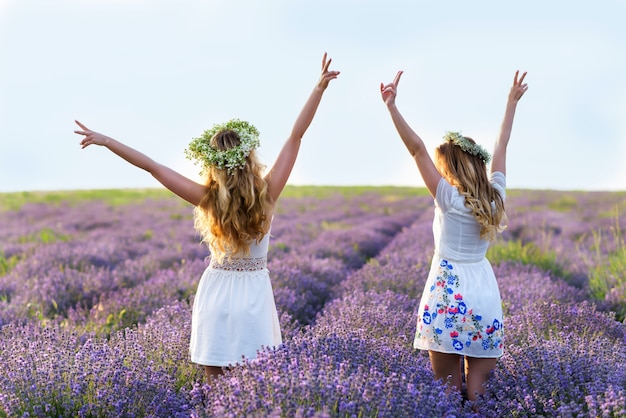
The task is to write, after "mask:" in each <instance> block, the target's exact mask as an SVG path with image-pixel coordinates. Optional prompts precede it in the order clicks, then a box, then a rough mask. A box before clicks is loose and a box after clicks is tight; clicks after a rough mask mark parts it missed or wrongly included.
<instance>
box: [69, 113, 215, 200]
mask: <svg viewBox="0 0 626 418" xmlns="http://www.w3.org/2000/svg"><path fill="white" fill-rule="evenodd" d="M76 124H77V125H78V126H80V128H81V129H80V130H75V131H74V133H77V134H78V135H84V138H83V139H82V140H81V141H80V145H81V146H82V148H85V147H88V146H89V145H92V144H93V145H101V146H104V147H106V148H108V149H109V150H111V151H112V152H113V153H115V154H117V155H119V156H120V157H122V158H123V159H124V160H126V161H128V162H129V163H131V164H132V165H134V166H137V167H139V168H141V169H143V170H146V171H147V172H149V173H150V174H152V176H153V177H154V178H156V179H157V180H158V181H159V182H160V183H161V184H162V185H163V186H165V187H166V188H168V189H169V190H170V191H172V192H173V193H174V194H176V195H178V196H180V197H181V198H183V199H184V200H186V201H187V202H189V203H191V204H192V205H194V206H197V205H198V204H199V203H200V200H201V199H202V197H203V196H204V192H205V189H204V186H203V185H201V184H199V183H196V182H195V181H193V180H190V179H188V178H187V177H184V176H182V175H181V174H179V173H177V172H176V171H174V170H172V169H170V168H168V167H166V166H164V165H162V164H159V163H157V162H155V161H154V160H152V159H151V158H149V157H148V156H146V155H144V154H142V153H141V152H139V151H137V150H135V149H133V148H131V147H129V146H127V145H124V144H122V143H121V142H119V141H117V140H115V139H113V138H110V137H108V136H106V135H102V134H100V133H98V132H95V131H92V130H91V129H89V128H87V127H86V126H85V125H83V124H82V123H80V122H79V121H76Z"/></svg>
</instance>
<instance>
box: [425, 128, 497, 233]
mask: <svg viewBox="0 0 626 418" xmlns="http://www.w3.org/2000/svg"><path fill="white" fill-rule="evenodd" d="M465 138H467V139H468V140H469V141H471V142H472V143H474V144H475V143H476V142H475V141H474V140H473V139H472V138H468V137H465ZM435 158H436V164H437V169H438V170H439V172H440V173H441V175H442V176H443V177H444V178H445V179H446V180H447V181H448V182H449V183H450V184H451V185H452V186H455V187H456V188H457V190H458V191H459V193H460V194H461V195H462V196H463V197H465V207H467V208H469V209H471V210H472V214H473V215H474V219H476V222H478V224H479V225H480V238H482V239H485V240H488V241H492V240H494V239H495V238H496V236H497V234H498V233H500V232H502V231H503V230H504V229H505V228H506V222H507V216H506V212H505V208H504V200H503V199H502V196H500V193H499V192H498V190H496V189H495V188H494V187H493V185H492V184H491V182H489V178H488V177H487V167H486V164H485V162H484V161H483V160H482V159H481V157H480V156H477V155H471V154H469V153H467V152H464V151H463V150H462V149H461V147H459V146H457V145H455V144H454V143H452V142H444V143H443V144H441V145H440V146H439V147H437V148H436V150H435ZM492 202H493V203H494V204H495V210H494V207H493V206H492Z"/></svg>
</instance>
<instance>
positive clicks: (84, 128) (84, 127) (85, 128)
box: [74, 120, 87, 130]
mask: <svg viewBox="0 0 626 418" xmlns="http://www.w3.org/2000/svg"><path fill="white" fill-rule="evenodd" d="M74 122H76V124H77V125H78V126H80V127H81V128H82V129H83V130H87V127H86V126H85V125H83V124H82V123H80V122H79V121H77V120H74Z"/></svg>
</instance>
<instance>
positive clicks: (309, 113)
mask: <svg viewBox="0 0 626 418" xmlns="http://www.w3.org/2000/svg"><path fill="white" fill-rule="evenodd" d="M326 58H327V55H326V53H324V57H323V58H322V74H321V76H320V79H319V81H318V82H317V84H316V85H315V88H314V89H313V92H312V93H311V95H310V96H309V99H308V100H307V101H306V103H305V104H304V107H303V108H302V110H301V111H300V114H299V115H298V118H297V119H296V122H295V123H294V125H293V129H292V130H291V135H289V138H287V141H286V142H285V144H284V145H283V148H282V149H281V151H280V153H279V154H278V158H277V159H276V162H275V163H274V165H273V166H272V168H271V169H270V171H268V173H267V175H266V176H265V180H266V181H267V183H268V188H269V193H270V197H271V198H272V201H274V202H275V201H276V200H278V198H279V197H280V194H281V193H282V191H283V189H284V188H285V184H287V180H288V179H289V175H290V174H291V170H292V169H293V166H294V164H295V162H296V157H297V156H298V151H299V150H300V143H301V142H302V137H303V136H304V133H305V132H306V130H307V129H308V128H309V125H310V124H311V122H312V121H313V117H314V116H315V112H316V111H317V107H318V105H319V104H320V101H321V100H322V95H323V94H324V91H325V90H326V87H328V84H329V83H330V80H333V79H335V78H337V76H338V75H339V71H330V70H329V69H328V67H329V66H330V62H331V61H332V60H331V59H330V58H329V59H328V60H327V59H326Z"/></svg>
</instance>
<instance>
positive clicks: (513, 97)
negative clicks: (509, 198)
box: [491, 70, 528, 175]
mask: <svg viewBox="0 0 626 418" xmlns="http://www.w3.org/2000/svg"><path fill="white" fill-rule="evenodd" d="M525 77H526V72H524V74H522V76H521V77H519V70H518V71H516V72H515V78H514V79H513V86H512V87H511V90H510V91H509V97H508V99H507V102H506V111H505V112H504V120H502V126H501V127H500V135H499V136H498V139H497V140H496V145H495V147H494V150H493V160H492V162H491V172H492V173H494V172H496V171H499V172H501V173H502V174H504V175H506V147H507V146H508V145H509V139H510V138H511V130H512V129H513V119H514V118H515V109H516V108H517V102H518V101H519V99H521V98H522V96H523V95H524V93H526V90H528V84H524V78H525Z"/></svg>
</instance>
